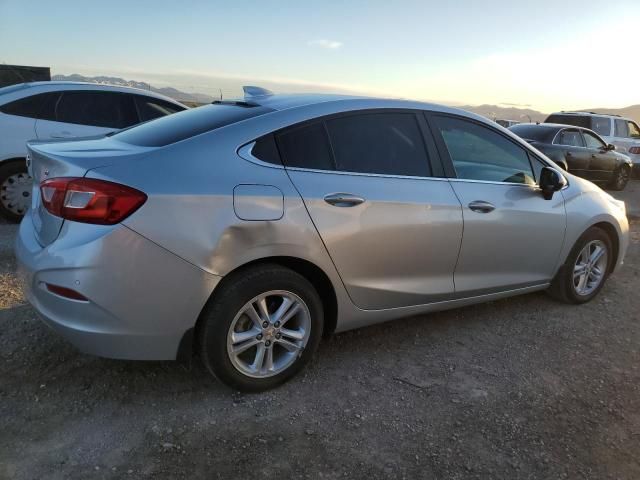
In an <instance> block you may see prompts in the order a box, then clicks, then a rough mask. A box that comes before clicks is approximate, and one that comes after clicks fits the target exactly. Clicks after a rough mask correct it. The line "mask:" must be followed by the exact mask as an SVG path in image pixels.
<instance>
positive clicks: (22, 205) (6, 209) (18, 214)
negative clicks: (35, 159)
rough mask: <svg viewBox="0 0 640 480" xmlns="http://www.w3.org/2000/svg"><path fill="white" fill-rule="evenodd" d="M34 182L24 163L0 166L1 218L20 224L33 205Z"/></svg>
mask: <svg viewBox="0 0 640 480" xmlns="http://www.w3.org/2000/svg"><path fill="white" fill-rule="evenodd" d="M32 186H33V180H32V179H31V177H30V176H29V174H28V173H27V165H26V163H25V162H22V161H11V162H5V163H3V164H0V216H2V218H4V219H5V220H8V221H10V222H19V221H20V220H21V219H22V217H23V216H24V214H25V213H26V211H27V210H28V209H29V206H30V204H31V189H32Z"/></svg>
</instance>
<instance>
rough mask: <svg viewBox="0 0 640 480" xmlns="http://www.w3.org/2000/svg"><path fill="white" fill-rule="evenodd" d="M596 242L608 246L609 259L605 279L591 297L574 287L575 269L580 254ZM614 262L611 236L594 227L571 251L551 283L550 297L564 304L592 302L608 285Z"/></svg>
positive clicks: (583, 235) (548, 291) (584, 234)
mask: <svg viewBox="0 0 640 480" xmlns="http://www.w3.org/2000/svg"><path fill="white" fill-rule="evenodd" d="M594 240H600V241H602V242H603V243H604V244H605V245H606V248H607V258H608V262H607V267H606V271H605V274H604V277H603V278H602V281H601V282H600V285H598V287H597V288H596V289H595V290H594V291H593V292H591V293H590V294H589V295H579V294H578V293H577V292H576V289H575V287H574V279H573V268H574V265H575V264H576V261H577V260H578V255H579V254H580V252H581V251H582V249H583V248H584V247H585V246H586V245H587V244H588V243H589V242H591V241H594ZM614 261H615V259H614V258H613V249H612V247H611V239H610V238H609V235H607V233H606V232H605V231H604V230H602V229H600V228H597V227H592V228H590V229H589V230H587V231H586V232H585V233H583V234H582V236H581V237H580V238H579V239H578V241H577V242H576V243H575V245H574V246H573V248H572V249H571V252H570V253H569V255H568V256H567V260H566V262H565V264H564V265H563V266H562V267H561V268H560V270H559V271H558V273H557V274H556V276H555V278H554V279H553V281H552V282H551V286H550V287H549V289H548V290H547V293H549V295H551V296H552V297H553V298H555V299H556V300H559V301H561V302H564V303H570V304H580V303H586V302H588V301H590V300H592V299H593V298H594V297H595V296H596V295H598V293H599V292H600V290H602V287H603V286H604V284H605V283H606V281H607V277H608V275H609V273H610V271H611V265H612V263H613V262H614Z"/></svg>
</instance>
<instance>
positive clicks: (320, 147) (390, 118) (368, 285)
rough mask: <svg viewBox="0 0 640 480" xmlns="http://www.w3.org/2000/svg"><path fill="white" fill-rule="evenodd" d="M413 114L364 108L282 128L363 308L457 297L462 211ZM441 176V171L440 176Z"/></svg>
mask: <svg viewBox="0 0 640 480" xmlns="http://www.w3.org/2000/svg"><path fill="white" fill-rule="evenodd" d="M424 128H426V122H425V121H424V118H423V117H422V115H421V114H419V113H416V112H415V111H403V110H402V111H388V110H384V111H378V110H373V111H370V110H365V111H360V112H358V113H355V114H343V115H337V116H331V117H327V118H323V119H320V120H317V121H313V122H311V123H307V124H303V125H298V126H295V127H292V128H289V129H287V130H284V131H282V132H279V133H278V134H277V135H276V140H277V144H278V148H279V151H280V153H281V155H282V159H283V162H284V164H285V167H286V168H287V171H288V174H289V176H290V178H291V180H292V182H293V184H294V185H295V187H296V188H297V189H298V191H299V192H300V194H301V196H302V198H303V200H304V203H305V205H306V207H307V209H308V211H309V214H310V216H311V219H312V220H313V222H314V224H315V226H316V228H317V230H318V232H319V234H320V236H321V238H322V240H323V242H324V244H325V246H326V248H327V251H328V252H329V254H330V256H331V258H332V260H333V262H334V264H335V265H336V268H337V270H338V272H339V274H340V276H341V278H342V281H343V282H344V285H345V287H346V290H347V292H348V293H349V296H350V297H351V299H352V300H353V302H354V303H355V304H356V305H357V306H358V307H360V308H363V309H385V308H395V307H402V306H408V305H420V304H426V303H430V302H434V301H439V300H444V299H448V298H451V297H452V296H453V294H454V283H453V270H454V267H455V263H456V259H457V257H458V253H459V249H460V243H461V239H462V208H461V205H460V202H459V201H458V199H457V198H456V196H455V194H454V192H453V189H452V188H451V185H450V184H449V182H448V181H447V180H446V179H445V178H442V177H437V176H436V175H438V172H442V170H441V167H440V165H439V164H438V163H437V153H436V150H435V147H434V145H433V143H432V140H430V139H429V138H425V137H424V135H423V133H424ZM440 174H441V173H440Z"/></svg>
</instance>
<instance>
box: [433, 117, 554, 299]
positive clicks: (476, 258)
mask: <svg viewBox="0 0 640 480" xmlns="http://www.w3.org/2000/svg"><path fill="white" fill-rule="evenodd" d="M429 118H430V123H431V124H432V126H433V130H434V132H435V135H436V142H437V145H438V149H439V151H440V155H441V157H442V158H443V159H444V161H445V162H447V164H448V165H449V169H450V171H451V172H452V176H453V178H451V179H450V181H451V185H452V186H453V189H454V191H455V193H456V195H457V196H458V198H459V199H460V202H461V203H462V209H463V217H464V236H463V240H462V246H461V249H460V256H459V258H458V262H457V266H456V269H455V274H454V281H455V285H456V294H457V295H458V296H462V297H468V296H474V295H482V294H485V293H492V292H497V291H503V290H512V289H518V288H524V287H529V286H535V285H541V284H546V283H547V282H549V281H550V280H551V278H552V277H553V275H554V274H555V271H556V266H557V265H558V260H559V255H560V250H561V248H562V243H563V241H564V235H565V226H566V218H565V209H564V200H563V198H562V195H561V194H560V195H554V196H553V199H552V200H545V199H544V198H543V197H542V194H541V192H540V190H539V188H538V186H537V184H536V180H537V177H538V174H536V173H535V172H539V171H540V169H541V167H542V165H543V164H542V163H541V162H540V161H539V160H537V159H535V158H534V157H532V156H530V155H532V154H530V153H529V152H528V151H527V150H526V149H525V148H524V147H523V146H521V145H520V144H519V143H517V142H516V141H515V140H513V139H511V138H510V137H509V136H507V135H506V134H503V133H502V132H500V131H498V130H497V129H494V128H492V127H489V126H487V125H486V124H484V123H481V122H476V121H473V120H470V119H465V118H462V117H458V116H452V115H441V114H438V115H431V116H430V117H429ZM532 161H533V162H535V163H532ZM534 167H535V168H534Z"/></svg>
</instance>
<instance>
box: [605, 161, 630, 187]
mask: <svg viewBox="0 0 640 480" xmlns="http://www.w3.org/2000/svg"><path fill="white" fill-rule="evenodd" d="M630 176H631V169H630V168H629V167H628V166H627V165H622V166H621V167H620V168H618V169H617V170H616V171H615V172H614V174H613V178H612V179H611V183H610V184H609V188H610V189H611V190H617V191H620V190H624V189H625V187H626V186H627V183H629V177H630Z"/></svg>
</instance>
